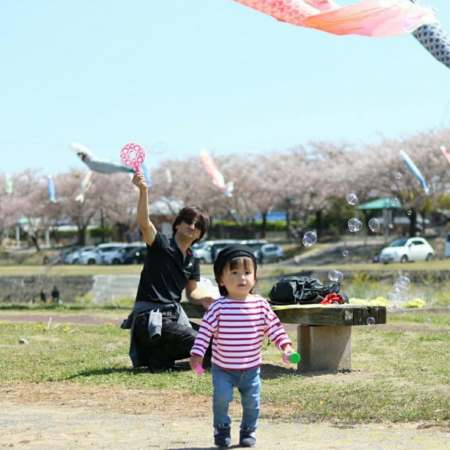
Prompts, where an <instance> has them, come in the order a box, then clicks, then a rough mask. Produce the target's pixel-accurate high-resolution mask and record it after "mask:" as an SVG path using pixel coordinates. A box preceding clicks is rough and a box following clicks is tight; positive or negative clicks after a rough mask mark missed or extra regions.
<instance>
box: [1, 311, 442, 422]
mask: <svg viewBox="0 0 450 450" xmlns="http://www.w3.org/2000/svg"><path fill="white" fill-rule="evenodd" d="M31 313H32V314H41V319H40V318H39V317H34V322H31V323H24V322H18V321H17V320H18V319H17V316H20V315H24V316H30V314H31ZM125 314H126V310H116V311H111V310H108V311H103V310H101V309H96V310H91V309H85V310H84V311H82V310H79V311H76V312H70V311H67V310H66V311H64V310H63V308H58V310H57V311H52V310H48V309H47V310H46V309H40V310H39V309H37V308H34V309H33V311H32V312H31V311H26V310H22V311H20V310H9V311H7V312H5V311H0V319H1V321H0V342H1V344H0V384H1V385H2V386H3V388H5V387H8V389H14V386H15V385H16V386H18V385H20V386H24V385H26V384H30V383H31V384H35V383H45V384H46V385H48V384H49V383H50V384H51V383H55V386H56V385H58V386H61V383H63V384H64V385H70V386H72V388H71V389H73V388H76V386H80V388H81V387H82V386H90V387H92V388H94V389H95V387H98V388H100V387H101V388H102V389H104V388H108V387H110V388H111V389H140V390H144V391H146V390H148V392H151V393H152V395H155V392H158V393H160V395H161V398H164V395H169V394H170V393H175V394H182V393H188V394H190V395H192V396H194V397H198V399H199V402H203V403H205V399H206V398H209V396H210V394H211V380H210V376H209V374H208V373H207V375H206V376H204V377H197V376H195V375H194V374H193V373H192V372H191V371H190V370H189V369H188V365H187V363H186V362H183V361H182V362H180V363H179V369H180V370H178V371H175V372H170V373H157V374H152V373H148V372H147V371H141V370H140V371H133V370H132V369H131V366H130V361H129V359H128V356H127V353H128V344H129V341H128V333H127V332H126V331H124V330H121V329H120V328H119V327H118V326H117V323H118V322H119V319H121V318H123V317H124V316H125ZM49 315H50V316H52V321H51V322H50V323H49V321H48V317H49ZM80 316H85V317H87V318H90V319H92V318H95V317H97V318H100V319H101V321H100V323H98V324H97V325H82V324H80V320H79V319H80ZM61 317H65V318H69V319H67V321H66V322H65V323H62V322H59V319H60V318H61ZM70 317H78V320H77V321H76V322H77V323H71V321H70ZM73 322H75V320H73ZM353 330H354V331H353V340H352V345H353V371H352V372H351V373H339V374H322V375H308V376H305V375H299V374H298V373H297V372H296V371H295V369H294V367H292V366H291V367H288V366H285V365H284V364H282V363H281V358H280V354H279V352H278V351H277V350H276V349H275V348H274V347H273V345H265V347H264V365H263V367H262V377H263V380H264V381H263V393H262V402H263V404H264V408H263V417H277V418H282V419H289V420H291V419H292V420H294V419H295V420H299V421H304V422H314V421H332V422H339V423H341V422H342V423H369V422H424V423H429V424H433V425H440V426H444V427H449V425H450V365H449V364H448V355H449V354H450V313H448V312H446V313H433V312H429V311H426V310H421V311H416V312H402V313H395V314H388V323H387V324H386V325H377V326H371V327H354V328H353ZM288 331H289V333H290V335H291V338H292V339H293V341H295V340H296V333H295V328H294V327H289V326H288ZM21 339H26V343H25V344H21V343H20V340H21Z"/></svg>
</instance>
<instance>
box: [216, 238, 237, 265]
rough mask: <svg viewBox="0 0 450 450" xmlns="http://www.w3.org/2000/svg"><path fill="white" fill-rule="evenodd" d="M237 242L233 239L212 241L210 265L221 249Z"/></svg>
mask: <svg viewBox="0 0 450 450" xmlns="http://www.w3.org/2000/svg"><path fill="white" fill-rule="evenodd" d="M238 242H239V241H236V240H234V239H223V240H221V241H213V242H212V244H211V249H210V253H211V260H210V262H211V263H214V261H215V260H216V258H217V255H218V254H219V253H220V251H221V250H222V249H224V248H225V247H226V246H227V245H231V244H237V243H238Z"/></svg>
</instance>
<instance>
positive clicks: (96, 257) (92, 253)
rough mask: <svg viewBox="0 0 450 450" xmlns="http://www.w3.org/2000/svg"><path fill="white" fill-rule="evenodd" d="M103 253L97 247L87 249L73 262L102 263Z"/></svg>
mask: <svg viewBox="0 0 450 450" xmlns="http://www.w3.org/2000/svg"><path fill="white" fill-rule="evenodd" d="M101 263H102V255H101V253H100V252H99V251H98V249H97V248H96V247H94V248H92V249H91V250H85V251H83V252H81V253H80V255H79V257H78V258H77V259H76V260H75V261H74V262H73V264H89V265H91V264H101Z"/></svg>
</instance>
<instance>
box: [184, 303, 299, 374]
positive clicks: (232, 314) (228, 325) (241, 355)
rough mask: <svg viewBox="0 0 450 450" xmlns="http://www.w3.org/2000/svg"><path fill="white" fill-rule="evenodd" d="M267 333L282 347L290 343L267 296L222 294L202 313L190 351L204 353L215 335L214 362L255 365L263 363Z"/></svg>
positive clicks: (241, 367)
mask: <svg viewBox="0 0 450 450" xmlns="http://www.w3.org/2000/svg"><path fill="white" fill-rule="evenodd" d="M264 336H268V338H269V339H270V340H271V341H272V342H273V343H274V344H275V345H276V346H277V347H278V348H279V349H280V350H281V349H283V348H284V346H285V345H286V344H291V340H290V339H289V336H288V335H287V334H286V332H285V331H284V328H283V325H282V324H281V322H280V320H279V319H278V317H277V316H276V314H275V313H274V312H273V311H272V308H271V307H270V305H269V303H268V302H267V300H266V299H264V298H262V297H260V296H258V295H249V296H248V297H247V299H246V300H233V299H231V298H227V297H220V298H219V299H217V300H216V301H215V302H214V303H212V304H211V306H210V307H209V309H208V311H206V313H205V315H204V316H203V320H202V323H201V325H200V330H199V332H198V334H197V337H196V338H195V342H194V345H193V347H192V349H191V355H196V356H201V357H203V356H204V355H205V352H206V350H207V348H208V345H209V342H210V341H211V338H213V344H212V363H213V364H215V365H217V366H219V367H221V368H222V369H226V370H246V369H252V368H254V367H258V366H260V365H261V363H262V355H261V347H262V343H263V339H264Z"/></svg>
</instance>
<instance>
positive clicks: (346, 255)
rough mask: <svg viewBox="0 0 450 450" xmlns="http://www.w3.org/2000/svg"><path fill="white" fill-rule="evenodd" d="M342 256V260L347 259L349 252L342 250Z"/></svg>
mask: <svg viewBox="0 0 450 450" xmlns="http://www.w3.org/2000/svg"><path fill="white" fill-rule="evenodd" d="M342 256H343V257H344V258H348V257H349V256H350V252H349V251H348V250H347V249H344V250H342Z"/></svg>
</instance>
